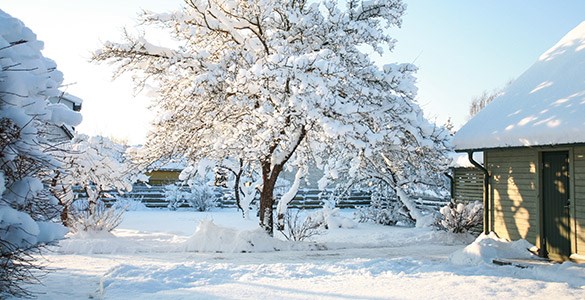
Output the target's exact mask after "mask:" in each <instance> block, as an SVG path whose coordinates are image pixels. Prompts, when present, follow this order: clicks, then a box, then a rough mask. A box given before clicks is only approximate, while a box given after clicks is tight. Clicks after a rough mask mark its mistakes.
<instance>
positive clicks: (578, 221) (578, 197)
mask: <svg viewBox="0 0 585 300" xmlns="http://www.w3.org/2000/svg"><path fill="white" fill-rule="evenodd" d="M573 170H574V171H573V172H574V177H573V180H574V182H573V187H574V193H573V197H574V198H573V199H572V200H573V203H574V206H573V207H574V218H575V227H574V228H575V235H574V237H575V239H576V243H575V244H576V247H577V249H576V253H577V254H580V255H585V147H576V148H575V150H574V152H573Z"/></svg>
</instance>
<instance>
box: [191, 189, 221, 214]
mask: <svg viewBox="0 0 585 300" xmlns="http://www.w3.org/2000/svg"><path fill="white" fill-rule="evenodd" d="M217 202H218V201H217V196H216V195H215V191H214V190H213V188H211V187H210V186H209V185H207V184H197V185H193V186H191V192H190V193H189V194H187V203H189V205H190V206H191V207H193V208H195V210H197V211H208V210H210V209H212V208H214V207H217Z"/></svg>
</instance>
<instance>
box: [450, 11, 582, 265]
mask: <svg viewBox="0 0 585 300" xmlns="http://www.w3.org/2000/svg"><path fill="white" fill-rule="evenodd" d="M454 144H455V148H456V151H458V152H466V153H468V154H473V153H477V152H483V164H479V163H475V161H472V163H474V164H475V165H476V167H477V169H478V170H480V171H481V172H482V173H483V174H484V178H485V179H484V182H483V189H482V191H483V197H482V198H483V201H484V207H485V208H486V214H485V216H484V231H485V232H490V231H493V232H495V233H496V234H497V235H498V236H500V237H501V238H506V239H509V240H517V239H526V240H528V241H529V242H531V243H533V244H535V245H536V246H537V247H538V248H539V254H540V255H542V256H545V257H549V258H551V259H554V260H567V259H572V260H576V261H583V260H584V259H585V22H584V23H582V24H581V25H579V26H577V27H576V28H575V29H573V30H572V31H571V32H569V33H568V34H567V35H566V36H565V37H564V38H563V39H561V40H560V41H559V42H558V43H557V44H556V45H555V46H554V47H552V48H551V49H550V50H548V51H547V52H545V53H544V54H543V55H541V56H540V58H539V59H538V61H537V62H536V63H535V64H534V65H533V66H532V67H530V68H529V69H528V70H527V71H526V72H525V73H523V74H522V75H521V76H520V77H518V79H516V80H515V81H514V82H513V83H512V84H511V85H510V86H509V87H508V88H507V89H506V90H505V91H504V93H503V94H502V95H501V96H499V97H497V98H496V99H495V100H494V101H493V102H492V103H490V104H489V105H488V106H487V107H486V108H485V109H483V110H482V111H481V112H480V113H478V114H477V115H476V116H475V117H474V118H472V119H471V120H470V121H469V122H468V123H467V124H466V125H464V126H463V127H462V128H461V129H460V130H459V131H458V132H457V134H456V135H455V138H454Z"/></svg>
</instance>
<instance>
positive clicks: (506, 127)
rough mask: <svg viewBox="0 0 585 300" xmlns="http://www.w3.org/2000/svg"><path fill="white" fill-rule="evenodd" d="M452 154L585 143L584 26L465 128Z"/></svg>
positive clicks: (455, 141) (516, 81)
mask: <svg viewBox="0 0 585 300" xmlns="http://www.w3.org/2000/svg"><path fill="white" fill-rule="evenodd" d="M453 143H454V146H455V149H456V150H480V149H490V148H502V147H524V146H544V145H559V144H575V143H585V22H583V23H581V24H580V25H578V26H577V27H575V28H574V29H573V30H571V31H570V32H569V33H568V34H567V35H566V36H565V37H563V38H562V39H561V40H560V41H559V42H558V43H557V44H556V45H555V46H554V47H552V48H551V49H549V50H548V51H546V52H545V53H544V54H542V55H541V56H540V58H539V59H538V61H536V63H534V64H533V65H532V66H531V67H530V68H529V69H528V70H527V71H526V72H524V73H523V74H522V75H521V76H520V77H518V79H516V80H515V81H514V82H513V83H512V84H511V85H510V86H509V87H508V88H507V89H506V90H505V91H504V93H503V94H502V95H501V96H499V97H498V98H496V99H494V101H493V102H492V103H490V104H489V105H488V106H487V107H486V108H484V109H483V110H482V111H480V112H479V113H478V114H477V115H476V116H475V117H474V118H473V119H471V120H470V121H469V122H468V123H467V124H465V125H464V126H463V127H462V128H461V129H460V130H459V131H458V132H457V134H456V135H455V138H454V140H453Z"/></svg>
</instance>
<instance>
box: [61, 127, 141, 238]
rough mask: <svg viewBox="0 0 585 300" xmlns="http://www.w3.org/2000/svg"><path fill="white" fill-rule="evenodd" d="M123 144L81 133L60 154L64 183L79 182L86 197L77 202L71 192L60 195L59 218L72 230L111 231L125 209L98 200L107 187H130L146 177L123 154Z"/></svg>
mask: <svg viewBox="0 0 585 300" xmlns="http://www.w3.org/2000/svg"><path fill="white" fill-rule="evenodd" d="M125 150H126V149H125V147H124V146H123V145H120V144H117V143H114V142H112V141H111V140H110V139H108V138H106V137H102V136H92V137H90V136H87V135H84V134H80V135H78V136H76V137H75V138H74V139H73V140H72V141H71V148H70V150H69V151H68V152H66V153H64V156H63V157H62V161H63V165H64V167H65V169H66V170H67V173H66V175H65V176H64V179H63V180H62V182H63V185H64V186H65V187H68V188H67V189H66V190H68V191H71V187H74V186H78V187H80V188H81V189H82V190H83V191H84V192H85V193H86V194H87V201H85V200H84V201H83V202H82V203H77V204H76V205H74V201H76V202H79V201H77V200H75V199H74V198H73V195H72V193H70V194H69V195H67V196H65V197H62V199H61V201H62V205H63V206H64V210H63V211H64V212H67V214H62V220H63V221H64V223H65V224H67V225H68V226H70V228H72V229H73V230H75V231H78V230H83V231H90V230H93V231H102V230H106V231H110V230H112V229H114V228H115V227H116V226H117V225H118V223H119V221H121V215H122V213H123V212H124V210H123V209H121V208H119V207H115V206H113V207H110V208H107V207H105V205H104V203H103V201H102V200H101V199H102V198H103V196H104V194H105V193H107V192H108V191H114V190H115V191H119V192H125V191H131V190H132V184H133V183H134V182H136V181H137V180H142V181H145V180H146V177H145V176H144V175H143V174H141V173H139V172H138V171H136V168H134V166H133V162H132V161H131V160H130V159H128V158H126V156H125V155H124V153H125Z"/></svg>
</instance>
